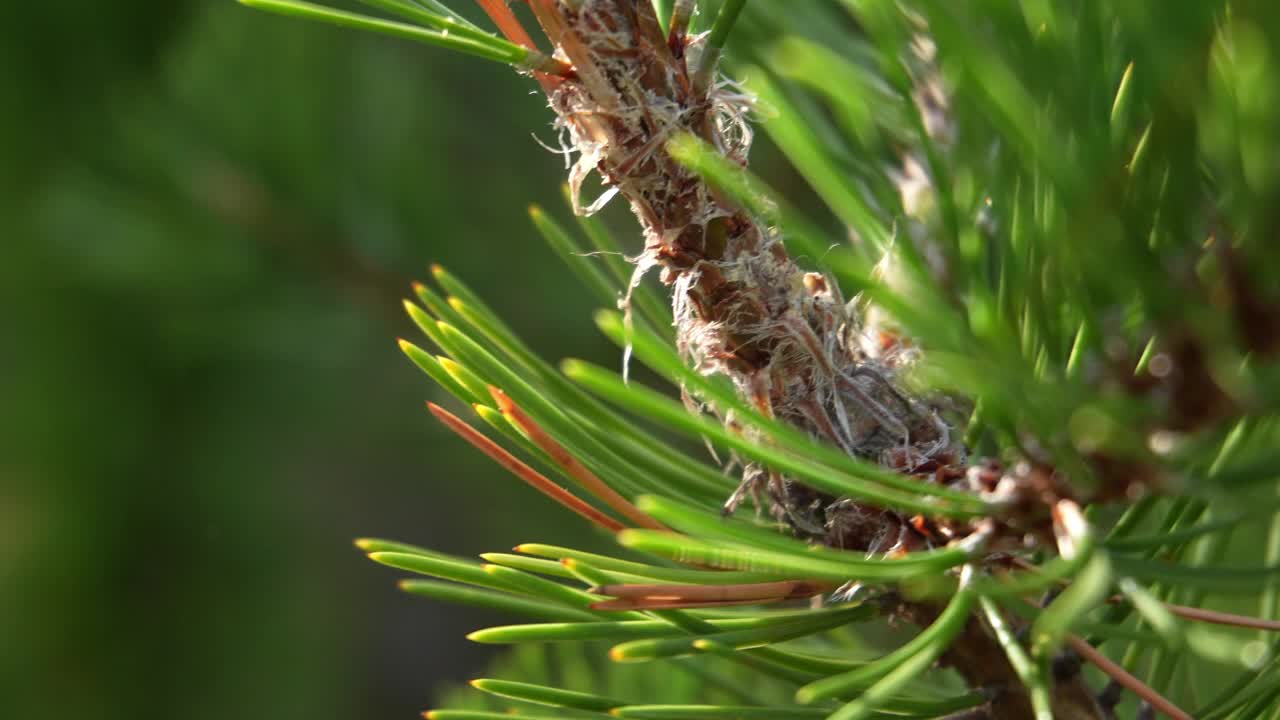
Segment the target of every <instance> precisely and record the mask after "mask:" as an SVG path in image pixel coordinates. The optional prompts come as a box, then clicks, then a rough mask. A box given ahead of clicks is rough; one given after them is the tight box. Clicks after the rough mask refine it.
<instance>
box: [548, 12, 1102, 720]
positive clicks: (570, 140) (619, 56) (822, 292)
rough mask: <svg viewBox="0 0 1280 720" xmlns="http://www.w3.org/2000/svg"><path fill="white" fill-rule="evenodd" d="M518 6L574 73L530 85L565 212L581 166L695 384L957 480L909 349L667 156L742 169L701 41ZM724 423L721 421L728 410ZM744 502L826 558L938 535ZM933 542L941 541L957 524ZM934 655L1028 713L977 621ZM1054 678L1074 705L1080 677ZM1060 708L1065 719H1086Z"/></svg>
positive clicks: (794, 499)
mask: <svg viewBox="0 0 1280 720" xmlns="http://www.w3.org/2000/svg"><path fill="white" fill-rule="evenodd" d="M530 4H531V6H532V8H533V10H534V12H535V15H536V16H537V18H538V20H539V22H540V24H541V25H542V27H543V29H544V31H545V32H546V34H547V36H548V37H549V38H550V39H551V40H552V42H553V43H554V45H555V48H556V57H557V58H559V59H561V60H564V61H565V62H567V63H568V64H569V65H570V66H571V67H572V68H573V74H572V75H570V76H566V77H548V76H540V77H539V80H540V82H541V84H542V85H543V87H544V89H546V91H547V94H548V97H549V99H550V104H551V107H552V108H553V109H554V110H555V112H556V114H557V116H558V120H557V127H558V128H559V129H561V131H562V132H563V133H565V135H566V137H565V146H566V149H571V150H573V151H576V152H577V153H578V159H577V162H576V164H575V165H574V167H573V169H572V171H571V175H570V186H571V189H572V190H573V193H574V198H575V206H576V207H577V208H578V209H579V211H580V212H591V211H593V210H595V209H596V208H597V207H598V206H599V205H600V204H602V203H601V202H597V203H595V204H594V205H593V206H591V207H585V208H584V207H583V206H582V204H581V203H580V202H579V201H578V197H579V194H580V192H581V188H582V185H583V181H584V179H585V178H586V177H587V176H588V175H590V174H591V173H593V172H594V173H598V175H599V177H600V179H601V180H602V183H603V184H604V185H605V186H606V187H607V188H609V190H608V191H607V192H606V196H612V195H613V194H614V193H616V194H619V195H621V197H622V198H624V199H625V200H626V202H628V203H629V205H630V207H631V209H632V211H633V212H634V214H635V216H636V217H637V219H638V220H639V222H640V225H641V227H642V229H643V232H644V241H645V244H644V249H643V252H642V253H641V254H640V256H639V257H638V258H637V259H636V263H637V270H636V273H637V275H636V277H637V281H638V279H639V277H641V276H642V275H643V274H644V273H645V272H647V271H648V270H651V269H653V268H657V269H658V270H659V271H660V273H661V280H662V282H663V283H664V284H666V285H668V286H670V287H671V289H672V307H673V315H674V324H675V329H676V335H677V342H678V345H679V349H680V351H681V352H682V353H683V354H684V355H685V356H686V357H687V358H688V359H689V360H690V361H691V362H692V363H693V364H694V365H695V367H696V368H697V369H698V370H699V371H700V372H703V373H706V374H722V375H724V376H726V377H728V378H730V379H731V380H732V381H733V383H734V384H735V386H736V387H737V390H738V392H739V394H740V395H741V396H742V397H743V398H744V399H746V400H748V401H749V402H750V403H751V404H752V405H753V406H754V407H756V408H758V409H759V410H760V411H761V412H762V413H763V414H765V415H766V416H771V417H776V418H779V419H781V420H784V421H786V422H788V423H790V424H792V425H794V426H796V427H799V428H802V429H804V430H805V431H806V432H808V433H809V434H811V435H812V436H814V437H816V438H820V439H822V440H824V441H826V442H829V443H832V444H834V445H836V446H838V447H840V448H841V449H843V450H844V451H845V452H846V453H848V454H850V455H853V456H858V457H862V458H867V459H870V460H873V461H876V462H879V463H880V464H882V465H885V466H887V467H891V468H894V469H896V470H899V471H902V472H917V473H924V472H927V473H929V475H930V477H933V476H936V477H938V478H939V479H946V480H952V481H954V480H959V479H963V478H965V473H964V472H963V471H960V472H958V473H955V472H952V473H950V474H948V473H944V472H942V471H943V470H945V469H948V468H950V469H952V470H954V469H955V468H963V467H964V465H965V464H966V463H965V457H964V448H963V446H962V445H961V444H960V443H959V442H958V440H956V439H955V436H956V435H957V433H952V432H951V429H950V428H949V426H948V425H947V424H946V422H945V421H943V420H942V419H941V418H940V416H939V414H938V412H936V411H935V409H934V408H933V407H931V406H930V405H929V403H927V402H926V401H924V400H922V399H920V398H916V397H913V396H912V395H911V394H910V392H909V391H907V390H906V389H905V388H903V387H902V386H901V385H900V383H899V380H898V375H899V373H900V370H901V368H902V367H903V365H904V364H905V363H906V362H909V359H910V351H908V350H905V349H903V348H902V347H900V346H895V345H894V344H892V343H891V344H890V345H889V346H888V347H883V346H881V345H879V344H878V343H868V342H866V339H865V338H864V335H865V333H864V331H863V328H862V326H861V322H860V317H859V315H858V314H857V312H856V311H855V309H854V308H853V307H852V306H851V305H848V304H846V303H845V301H844V300H843V299H842V298H841V296H840V293H839V290H838V288H837V287H836V286H835V284H834V283H833V282H831V281H829V280H828V279H827V278H825V277H823V276H822V275H819V274H815V273H806V272H805V271H803V270H801V269H800V268H799V267H798V266H797V265H796V264H795V262H793V261H792V259H791V258H790V257H789V255H788V254H787V251H786V249H785V248H784V246H783V244H782V242H781V238H780V237H779V236H778V235H777V233H776V231H775V230H774V229H772V228H769V227H767V226H765V225H764V224H762V223H761V222H760V221H759V220H758V219H757V218H755V217H753V216H751V215H750V214H749V213H747V212H745V211H744V210H743V209H742V208H739V207H736V206H735V205H733V204H732V203H730V202H728V201H726V200H725V199H724V198H722V197H719V196H717V194H716V193H715V192H714V191H713V190H712V189H711V188H710V187H709V186H707V185H706V184H705V183H704V182H703V181H702V180H701V179H699V178H698V177H697V176H695V175H694V174H693V173H691V172H690V171H688V170H686V169H685V168H684V167H683V166H682V165H680V164H679V163H678V162H676V160H675V159H674V158H672V157H671V156H670V154H669V153H668V151H667V142H668V141H669V140H670V139H672V138H673V137H674V136H676V135H677V134H680V133H692V134H694V135H696V136H697V137H699V138H701V139H702V140H704V141H705V142H707V143H709V144H711V145H712V146H714V147H716V148H717V149H718V150H719V151H720V152H721V153H722V154H723V155H724V156H725V157H727V158H729V159H731V160H733V161H735V162H737V163H739V164H742V165H745V164H746V161H747V152H748V150H749V147H750V143H751V129H750V126H749V124H748V122H747V119H746V115H747V113H748V111H749V110H750V100H749V98H746V97H744V96H743V95H742V94H741V93H739V92H738V91H737V90H736V89H735V88H734V87H733V86H732V85H731V84H729V83H727V82H725V81H722V80H718V79H717V76H716V74H715V72H714V67H713V65H714V59H711V60H705V59H704V58H706V57H707V56H710V55H712V54H713V52H709V51H706V50H705V46H704V42H705V41H704V39H703V38H688V37H686V36H685V34H684V32H683V29H682V28H681V27H680V26H679V25H678V23H679V21H677V25H676V27H674V28H673V29H672V32H671V33H670V34H669V35H665V34H664V33H663V32H662V30H661V28H660V26H659V24H658V21H657V18H656V17H655V15H654V12H653V8H652V5H651V3H650V2H648V1H647V0H643V1H639V2H637V0H531V3H530ZM605 199H606V200H607V197H606V198H605ZM711 410H712V411H713V412H716V411H717V410H716V409H715V408H711ZM722 419H723V420H724V421H725V422H726V424H728V425H730V426H734V425H735V424H734V420H733V417H732V416H731V415H730V414H723V416H722ZM748 496H754V497H756V498H757V502H758V503H759V504H761V505H763V506H765V507H767V508H768V509H769V510H770V511H771V512H772V513H773V514H774V515H775V516H776V517H778V518H779V519H782V520H784V521H785V522H787V523H788V524H789V525H790V526H791V527H792V528H794V529H795V531H796V533H797V534H798V535H800V536H802V537H806V538H809V539H811V540H814V541H817V542H822V543H825V544H828V545H832V546H836V547H841V548H846V549H856V550H864V551H872V552H889V553H893V552H909V551H911V550H914V549H918V548H923V547H926V546H928V544H929V543H930V542H931V541H932V538H933V537H934V536H932V535H931V534H930V533H928V532H926V531H925V530H924V529H923V528H927V527H928V526H929V524H930V523H931V522H932V521H931V519H929V518H915V519H908V518H904V517H901V516H900V515H899V514H897V513H895V512H892V511H889V510H884V509H881V508H874V507H869V506H866V505H863V504H861V503H858V502H854V501H852V500H849V499H842V498H836V497H831V496H829V495H826V494H823V493H820V492H817V491H815V490H812V489H810V488H807V487H804V486H802V485H799V484H797V483H794V482H793V481H791V480H790V479H788V478H786V477H783V476H781V475H779V474H777V473H775V472H772V471H770V470H768V469H766V468H762V467H758V466H753V465H747V466H746V467H745V468H744V471H743V483H742V486H741V487H740V488H739V490H738V492H736V493H735V494H734V496H733V497H731V498H730V499H729V500H728V503H727V508H728V509H730V510H731V509H732V508H733V507H735V506H736V505H737V504H739V503H740V502H742V501H743V499H744V498H746V497H748ZM947 530H948V532H944V533H943V538H944V541H945V540H947V539H955V538H959V537H963V536H964V535H965V534H967V533H968V532H969V531H970V530H971V528H969V527H967V526H955V525H952V526H951V527H949V528H947ZM937 612H938V608H937V607H935V606H932V605H929V604H921V603H903V604H902V605H901V607H900V608H899V609H898V610H897V614H899V615H900V616H902V617H904V618H906V619H907V620H909V621H911V622H915V623H922V624H927V623H928V622H931V621H932V619H933V618H934V617H936V615H937ZM944 661H945V662H947V663H949V664H950V665H952V666H954V667H955V668H956V669H957V670H958V671H959V672H960V674H961V675H962V676H963V677H965V678H966V680H968V681H969V683H970V684H971V685H972V686H973V687H975V688H982V689H984V690H989V691H990V692H991V693H992V695H993V700H992V702H991V703H989V705H988V706H987V708H986V712H987V714H988V715H987V716H989V717H993V718H1015V719H1021V718H1031V717H1032V713H1031V708H1030V705H1029V703H1028V701H1027V698H1026V693H1025V691H1024V690H1022V687H1021V684H1020V682H1019V680H1018V678H1017V675H1016V674H1015V672H1014V671H1013V668H1012V667H1011V666H1010V664H1009V662H1008V660H1007V659H1006V658H1005V655H1004V653H1003V652H1002V651H1001V649H1000V647H999V646H998V644H997V643H996V642H995V641H994V640H993V639H992V637H991V636H990V635H989V634H988V633H987V632H986V631H985V629H984V628H983V627H982V625H981V624H980V623H978V622H977V621H976V619H971V620H970V622H969V626H968V628H967V629H966V631H965V632H964V633H963V634H962V636H961V637H960V639H959V640H958V641H957V642H956V644H955V646H954V647H953V649H952V650H951V651H950V652H949V653H948V656H947V657H946V658H945V660H944ZM1062 682H1063V683H1064V684H1065V685H1070V686H1071V687H1073V688H1075V689H1076V690H1080V692H1082V693H1084V694H1085V695H1086V696H1087V692H1084V690H1083V683H1082V682H1081V681H1080V680H1079V678H1078V676H1074V677H1071V678H1064V679H1063V680H1062ZM1065 685H1064V687H1065ZM1076 694H1080V693H1076ZM1063 710H1064V712H1063V714H1062V716H1063V717H1090V716H1089V715H1086V714H1079V713H1078V712H1076V711H1074V709H1073V710H1072V711H1067V710H1066V709H1065V708H1063Z"/></svg>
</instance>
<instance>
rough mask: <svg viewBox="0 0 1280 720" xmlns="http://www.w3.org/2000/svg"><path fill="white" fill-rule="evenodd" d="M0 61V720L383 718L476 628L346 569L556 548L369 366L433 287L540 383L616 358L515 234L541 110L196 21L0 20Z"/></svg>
mask: <svg viewBox="0 0 1280 720" xmlns="http://www.w3.org/2000/svg"><path fill="white" fill-rule="evenodd" d="M461 5H463V6H466V5H468V4H467V3H462V4H461ZM465 9H466V10H467V11H470V10H471V8H470V7H466V8H465ZM0 36H3V39H2V40H0V88H3V93H4V101H3V103H0V168H3V169H2V170H0V184H2V186H0V190H2V191H3V192H0V204H3V208H2V210H3V214H2V215H0V217H3V218H4V220H3V223H4V225H3V240H0V248H3V251H2V252H0V300H2V304H0V307H2V308H3V310H0V312H2V313H3V320H2V321H0V663H2V664H0V717H4V718H19V717H21V718H26V719H33V718H34V719H42V718H59V719H62V718H70V717H81V718H95V719H102V720H110V719H114V718H130V719H138V718H172V717H182V718H190V719H199V718H209V719H213V718H217V719H218V720H225V719H226V718H273V720H285V719H288V718H308V719H309V720H322V719H324V718H356V717H368V718H373V717H385V718H407V717H413V716H414V715H415V713H416V712H417V711H419V710H421V709H423V708H426V707H428V706H429V703H430V700H431V697H432V696H433V694H434V690H435V689H436V688H438V687H439V686H440V685H441V684H442V683H445V682H447V681H451V680H458V679H464V678H466V677H469V676H472V675H474V674H475V673H477V672H478V671H479V669H480V668H481V667H482V666H483V665H484V663H485V660H486V657H487V656H486V654H485V653H484V651H483V650H482V649H480V648H478V647H476V646H472V645H470V644H468V643H467V642H466V641H465V639H464V638H463V635H464V633H465V632H466V631H469V630H471V629H474V628H475V627H479V626H482V625H484V624H485V623H486V622H489V621H492V620H494V619H495V618H487V617H484V616H483V615H482V614H480V613H478V612H474V611H468V610H464V609H459V608H454V607H446V606H443V605H437V604H433V603H429V602H427V601H424V600H419V599H415V598H411V597H408V596H405V595H402V594H401V593H399V592H398V591H397V590H396V588H395V585H394V580H395V578H396V577H397V576H396V574H395V573H393V572H391V571H389V570H387V569H386V568H380V567H377V566H374V565H372V564H371V563H369V562H368V561H367V560H365V559H364V558H363V557H362V556H361V555H360V554H359V553H358V552H356V550H355V549H354V548H353V547H352V546H351V540H352V538H355V537H358V536H364V535H378V536H386V537H394V538H397V539H402V540H406V541H410V542H415V543H419V544H424V545H429V546H431V547H435V548H439V549H443V550H448V551H452V552H456V553H459V554H468V555H474V554H475V553H479V552H483V551H488V550H505V549H506V548H508V547H510V546H511V545H513V544H515V543H518V542H522V541H531V540H535V539H536V540H539V541H547V542H557V543H561V544H571V543H574V542H581V541H582V540H583V538H582V537H581V535H582V534H583V533H584V532H585V531H584V530H582V529H581V528H580V527H579V526H578V524H576V523H574V522H572V521H568V520H567V519H566V516H565V515H563V514H561V513H560V512H557V511H556V509H555V508H553V507H552V506H551V505H550V503H549V502H547V501H545V500H543V499H542V498H541V497H540V496H537V495H536V494H535V493H533V492H532V491H530V490H528V489H526V488H524V487H523V486H520V485H518V484H517V482H516V481H514V480H512V479H509V478H507V477H505V476H503V475H501V474H500V473H499V472H498V471H496V470H495V468H494V467H493V466H491V465H490V464H489V463H488V461H486V460H485V459H484V458H482V457H481V456H479V455H478V454H477V453H475V452H473V451H471V450H470V449H468V448H466V447H465V446H463V445H462V444H461V443H460V442H458V441H456V440H454V439H453V438H452V436H447V435H446V434H445V432H444V431H443V430H442V429H441V428H440V427H439V426H438V425H436V424H435V423H434V421H432V420H431V419H430V417H429V416H428V415H427V413H426V412H425V411H424V409H423V400H426V399H432V398H435V399H439V398H438V395H437V393H436V391H435V388H434V387H433V386H432V385H431V384H430V383H429V382H428V381H427V379H426V378H425V377H424V376H421V375H420V374H419V373H418V371H417V370H415V369H414V368H413V367H412V366H411V365H410V364H409V363H408V362H407V361H406V360H404V359H403V357H402V356H401V355H400V353H399V351H398V349H397V348H396V345H395V342H394V340H395V337H396V336H397V335H406V336H409V335H410V334H411V333H414V330H413V329H412V328H411V327H410V326H409V323H408V322H407V320H406V319H405V318H404V317H403V315H402V312H401V308H400V304H399V298H400V297H403V296H406V295H407V294H408V293H409V285H408V284H409V282H410V281H411V280H412V279H414V278H425V277H426V276H427V270H426V266H427V264H428V263H430V262H440V263H442V264H444V265H445V266H447V267H448V268H449V269H451V270H452V271H454V272H455V273H456V274H458V275H460V276H461V277H463V278H465V279H466V280H467V281H469V282H470V283H472V284H473V286H475V287H476V289H477V290H479V291H481V292H482V293H483V294H484V295H485V296H486V297H487V298H488V299H489V300H490V301H491V303H492V304H493V305H494V306H495V307H496V308H497V309H498V310H499V311H500V312H502V313H503V314H504V315H505V316H506V317H507V318H508V319H509V320H510V322H511V324H512V325H513V326H515V327H516V328H517V329H518V330H519V331H520V332H521V333H523V334H524V336H525V337H526V338H527V339H528V340H529V341H530V343H531V344H532V345H533V346H534V347H535V348H536V349H538V350H539V351H540V352H542V353H544V354H545V355H546V356H548V357H552V358H559V357H562V356H566V355H576V356H583V357H588V358H591V359H594V360H596V361H598V362H603V363H615V362H616V361H617V359H616V353H615V351H614V350H612V349H611V347H610V346H608V345H607V343H606V342H605V341H603V340H602V339H600V338H599V337H598V336H597V335H596V333H595V331H594V330H593V329H592V325H591V323H590V315H589V313H590V310H591V309H592V307H593V303H591V302H590V301H589V300H588V298H587V295H586V292H585V291H584V290H582V289H581V288H580V287H579V286H578V285H577V284H576V283H574V282H572V281H567V280H566V279H565V275H566V273H565V272H564V271H563V270H562V268H561V267H560V266H559V261H558V260H557V259H556V258H555V257H554V256H553V255H552V254H551V253H550V252H549V251H547V250H546V249H545V248H544V246H543V244H542V241H541V240H540V239H538V238H537V237H536V235H535V234H534V233H533V232H532V230H531V228H530V227H529V225H528V222H527V219H526V214H525V204H526V202H533V201H536V202H540V203H543V204H544V205H546V206H548V207H554V208H557V210H559V209H560V208H561V207H562V205H561V202H560V199H559V196H558V188H559V184H560V182H561V181H562V178H563V170H562V168H561V166H560V162H559V159H558V158H555V157H554V156H551V155H549V154H548V153H547V152H546V151H545V150H543V149H542V148H540V147H539V146H538V145H537V143H535V142H534V140H533V138H532V137H531V136H530V132H531V131H536V132H538V133H539V134H541V135H542V137H543V138H548V137H549V136H550V135H551V133H550V131H549V130H548V129H547V125H546V122H547V119H548V116H547V113H546V112H545V109H544V107H543V105H542V102H541V101H540V100H539V99H538V98H537V97H535V96H534V95H532V94H530V92H529V91H530V90H531V86H530V84H529V83H527V82H526V81H524V80H522V79H521V78H519V77H517V76H515V75H514V74H513V73H511V72H509V71H508V70H507V69H505V68H503V67H500V66H497V65H489V64H486V63H482V62H477V61H472V60H468V59H466V58H459V57H453V56H450V55H448V54H446V53H443V52H439V51H434V50H431V49H428V48H423V47H420V46H416V45H412V44H408V43H404V42H397V41H394V40H389V39H385V38H380V37H372V36H366V35H361V34H357V33H354V32H346V31H340V30H333V29H330V28H327V27H319V26H315V25H311V24H306V23H302V22H297V21H291V20H287V19H282V18H278V17H274V16H268V15H265V14H261V13H256V12H252V11H249V10H247V9H244V8H242V7H240V6H238V5H236V4H235V3H233V2H231V0H208V1H199V0H171V1H169V2H148V1H146V0H118V1H117V2H112V3H88V2H70V3H28V2H23V3H19V2H8V3H2V4H0Z"/></svg>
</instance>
